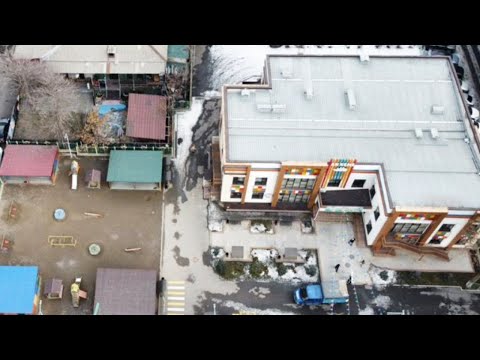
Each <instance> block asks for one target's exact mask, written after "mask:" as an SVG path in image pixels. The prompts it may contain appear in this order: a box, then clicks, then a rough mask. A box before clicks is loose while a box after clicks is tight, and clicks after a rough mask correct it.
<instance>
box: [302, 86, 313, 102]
mask: <svg viewBox="0 0 480 360" xmlns="http://www.w3.org/2000/svg"><path fill="white" fill-rule="evenodd" d="M304 93H305V98H306V99H307V100H312V99H313V88H311V87H308V88H306V89H305V91H304Z"/></svg>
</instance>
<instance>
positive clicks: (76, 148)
mask: <svg viewBox="0 0 480 360" xmlns="http://www.w3.org/2000/svg"><path fill="white" fill-rule="evenodd" d="M7 144H12V145H44V146H57V147H58V149H59V151H60V152H61V153H64V154H68V153H69V152H70V150H71V151H72V153H75V154H76V155H77V156H109V154H110V151H111V150H151V151H163V152H164V154H165V155H169V154H171V152H172V149H171V148H170V146H168V145H167V144H161V143H125V144H113V145H112V144H109V145H106V144H97V145H88V144H84V143H82V142H79V141H70V142H66V141H55V140H47V141H34V140H8V141H7Z"/></svg>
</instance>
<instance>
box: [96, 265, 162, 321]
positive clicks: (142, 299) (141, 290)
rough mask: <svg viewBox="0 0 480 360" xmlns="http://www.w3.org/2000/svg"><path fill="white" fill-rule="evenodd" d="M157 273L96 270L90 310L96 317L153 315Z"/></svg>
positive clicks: (150, 271) (135, 270)
mask: <svg viewBox="0 0 480 360" xmlns="http://www.w3.org/2000/svg"><path fill="white" fill-rule="evenodd" d="M156 284H157V271H156V270H139V269H111V268H99V269H97V280H96V283H95V301H94V307H95V309H97V308H98V311H97V314H98V315H155V312H156V309H157V296H156Z"/></svg>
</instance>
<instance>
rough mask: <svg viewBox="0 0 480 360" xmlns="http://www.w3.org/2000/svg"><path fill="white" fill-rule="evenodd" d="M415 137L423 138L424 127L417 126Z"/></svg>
mask: <svg viewBox="0 0 480 360" xmlns="http://www.w3.org/2000/svg"><path fill="white" fill-rule="evenodd" d="M415 137H416V138H417V139H421V138H423V130H422V129H419V128H416V129H415Z"/></svg>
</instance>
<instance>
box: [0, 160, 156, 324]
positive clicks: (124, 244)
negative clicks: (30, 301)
mask: <svg viewBox="0 0 480 360" xmlns="http://www.w3.org/2000/svg"><path fill="white" fill-rule="evenodd" d="M78 161H79V164H80V174H79V179H78V190H76V191H75V190H71V189H70V181H71V180H70V177H69V176H68V172H69V170H70V159H69V158H68V157H67V158H63V159H62V160H61V161H60V164H61V167H60V172H59V176H58V178H57V182H56V184H55V185H54V186H35V185H6V186H5V189H4V192H3V197H2V200H1V201H0V210H1V219H0V236H3V234H6V235H7V236H9V237H10V238H13V240H14V245H13V248H12V250H11V251H10V253H9V254H0V265H37V266H39V269H40V274H41V276H42V282H43V283H45V280H47V279H49V278H52V277H56V278H60V279H62V280H63V285H64V292H63V299H62V300H48V299H46V298H45V297H44V296H43V286H42V300H43V303H42V312H43V313H44V314H45V315H49V314H62V315H64V314H72V315H73V314H79V315H80V314H92V313H93V308H94V304H93V301H94V295H95V294H94V290H95V277H96V269H97V268H99V267H117V268H140V269H142V268H143V269H156V270H158V269H159V262H160V233H161V215H162V214H161V209H162V206H161V205H162V194H161V193H160V192H148V191H111V190H109V188H108V185H107V184H106V183H105V179H106V172H107V171H106V170H107V167H108V161H107V160H105V159H103V160H98V159H95V160H92V159H85V158H81V159H79V160H78ZM92 168H95V169H99V170H101V171H102V189H100V190H93V189H87V188H86V185H85V183H84V181H83V179H84V176H85V171H87V170H88V169H92ZM12 200H14V201H15V202H16V203H17V204H18V207H17V215H16V217H15V218H11V217H10V216H9V209H10V205H11V202H12ZM57 208H63V209H65V211H66V214H67V217H66V219H65V220H64V221H63V222H57V221H56V220H54V218H53V212H54V210H55V209H57ZM84 212H90V213H98V214H101V215H103V217H102V218H94V217H87V216H85V215H84ZM49 235H64V236H73V238H74V239H76V240H77V245H76V246H75V247H64V248H61V247H51V246H50V245H49V244H48V236H49ZM94 242H95V243H98V244H100V245H101V247H102V251H101V253H100V255H97V256H92V255H90V254H89V253H88V246H89V245H90V244H91V243H94ZM137 247H140V248H141V250H140V251H138V252H125V250H124V249H125V248H137ZM77 276H81V277H82V284H81V287H80V288H81V289H82V290H84V291H86V292H87V293H88V300H80V307H79V308H74V307H73V306H72V301H71V295H70V285H71V283H72V282H73V280H74V278H75V277H77Z"/></svg>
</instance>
